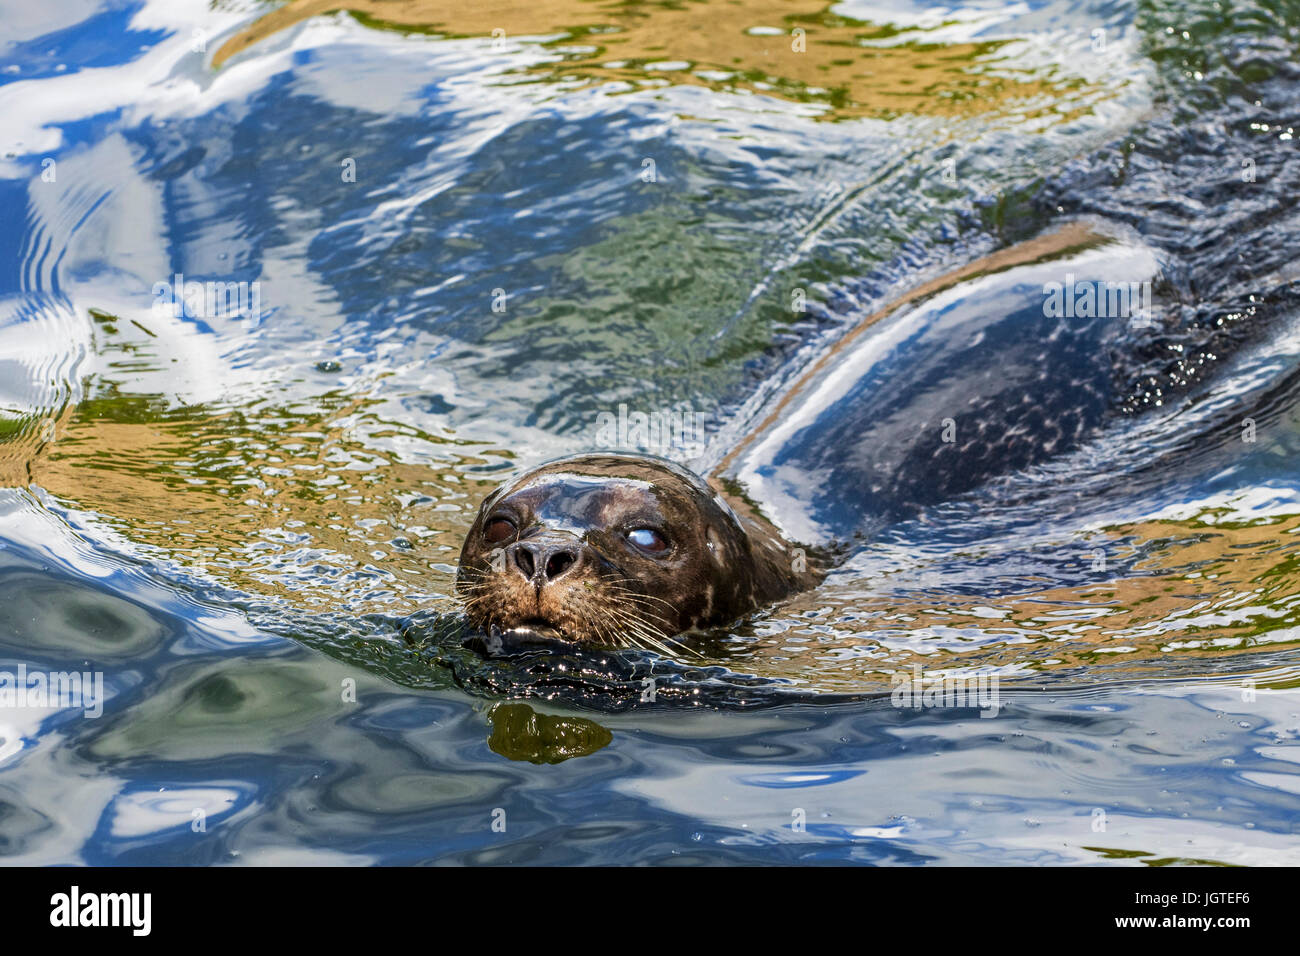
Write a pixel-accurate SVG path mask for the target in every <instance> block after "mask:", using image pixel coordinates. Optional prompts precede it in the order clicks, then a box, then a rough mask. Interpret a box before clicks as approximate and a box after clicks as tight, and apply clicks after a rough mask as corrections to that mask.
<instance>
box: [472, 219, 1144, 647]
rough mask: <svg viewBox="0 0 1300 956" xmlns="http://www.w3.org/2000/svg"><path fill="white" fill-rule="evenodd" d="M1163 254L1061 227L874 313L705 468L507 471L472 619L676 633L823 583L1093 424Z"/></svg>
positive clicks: (655, 643)
mask: <svg viewBox="0 0 1300 956" xmlns="http://www.w3.org/2000/svg"><path fill="white" fill-rule="evenodd" d="M1158 271H1159V264H1158V262H1157V260H1156V258H1155V256H1154V255H1153V254H1152V253H1151V252H1150V250H1148V249H1147V248H1146V247H1145V246H1143V245H1141V244H1139V243H1135V242H1133V241H1131V240H1129V241H1120V240H1117V239H1116V238H1115V237H1113V236H1107V235H1104V234H1100V233H1098V232H1096V231H1094V230H1093V229H1091V228H1088V227H1085V226H1081V225H1074V226H1067V227H1065V228H1063V229H1060V230H1058V231H1057V232H1055V233H1052V234H1050V235H1047V236H1042V237H1039V238H1038V239H1035V240H1032V241H1029V242H1026V243H1022V244H1020V245H1018V246H1015V247H1012V248H1010V249H1006V250H1003V251H1001V252H999V253H996V254H994V255H992V256H988V257H986V258H984V259H982V260H979V261H978V262H975V263H972V264H971V265H969V266H967V267H965V268H963V269H960V270H957V271H956V272H954V273H951V274H949V275H948V276H945V277H943V278H941V279H938V280H935V281H933V282H930V283H928V284H926V285H925V286H922V287H920V288H918V289H916V290H914V291H913V293H911V294H910V295H908V296H906V297H904V298H903V299H902V300H901V301H899V302H895V303H894V304H893V305H891V306H890V307H889V308H888V309H886V310H882V311H880V312H878V313H875V314H873V315H870V316H867V317H866V318H865V319H863V320H862V321H861V322H860V323H858V325H857V326H856V327H855V328H854V329H853V330H852V331H850V332H849V333H848V334H847V335H845V336H844V337H842V338H841V339H840V341H839V342H838V343H836V345H835V346H834V347H833V348H831V349H830V350H829V351H828V352H827V354H826V355H824V356H823V357H822V358H821V359H820V360H818V361H817V362H816V363H814V364H813V365H812V366H811V368H809V370H808V371H807V372H805V373H804V374H803V375H802V376H801V377H799V378H798V380H797V381H795V382H794V383H793V385H792V386H791V387H790V388H788V389H786V390H785V391H784V392H783V393H781V394H779V395H776V396H774V397H773V398H772V399H770V400H769V402H768V403H767V406H766V407H765V408H762V409H760V410H759V411H758V412H757V413H756V414H755V415H753V416H752V419H751V420H750V421H749V422H748V423H746V425H745V431H744V434H743V437H741V438H740V439H739V440H736V441H733V442H731V443H730V444H731V447H730V448H729V449H727V450H726V451H725V453H720V454H715V455H714V459H715V460H716V462H717V464H716V465H715V467H714V468H713V469H712V471H711V473H710V475H709V478H708V479H707V480H705V479H704V478H701V477H699V476H697V475H695V474H692V473H691V472H689V471H687V470H686V469H684V468H682V467H681V466H679V465H675V464H673V463H671V462H669V461H666V460H664V459H660V458H654V457H650V456H646V455H636V454H613V453H601V454H591V455H581V456H577V457H571V458H565V459H561V460H559V461H554V462H550V463H548V464H545V465H542V466H540V467H538V468H536V469H534V470H532V471H529V472H526V473H525V474H523V475H521V476H519V477H516V478H514V479H513V480H511V481H509V482H507V483H506V484H504V485H502V486H501V487H500V488H498V489H497V490H496V491H494V492H493V493H492V494H491V495H489V496H488V497H487V499H486V500H485V501H484V502H483V504H482V506H481V508H480V510H479V514H478V517H477V519H476V520H475V522H474V525H473V526H472V527H471V528H470V530H469V533H468V534H467V536H466V539H465V544H464V548H463V550H462V553H461V561H460V571H459V574H458V576H457V590H458V591H459V592H460V594H461V596H462V597H463V598H464V600H465V607H466V613H467V616H468V618H469V621H470V623H471V624H473V625H475V626H477V627H480V628H483V629H486V630H488V631H489V632H491V633H496V634H501V633H503V632H506V633H509V634H510V635H512V636H515V637H518V636H523V637H525V638H527V637H530V636H531V637H544V638H552V639H555V638H558V639H560V640H563V641H573V642H579V643H587V644H597V645H603V646H610V647H617V646H621V645H624V644H636V643H639V644H645V645H648V646H651V647H657V648H659V649H661V650H664V649H666V647H665V645H666V644H675V643H676V642H675V641H673V640H672V638H673V637H674V636H675V635H678V634H681V633H682V632H685V631H690V630H694V629H699V628H707V627H710V626H716V625H722V624H726V623H729V622H731V621H734V620H736V619H737V618H739V617H742V616H743V615H745V614H747V613H749V612H750V611H753V610H754V609H756V608H759V607H762V606H764V605H767V604H771V603H773V602H775V601H779V600H781V599H783V598H786V597H789V596H790V595H792V594H794V593H796V592H798V591H801V590H806V589H808V588H811V587H815V586H816V585H817V584H818V583H819V582H820V581H821V580H822V579H823V577H824V576H825V573H826V569H827V564H828V563H829V562H830V560H831V555H834V554H839V555H843V554H845V553H846V552H847V551H848V549H849V546H850V545H851V544H853V543H854V542H859V543H860V542H863V541H866V540H869V537H870V533H871V532H872V531H873V530H874V529H876V528H879V527H881V526H882V525H884V524H886V523H888V522H890V521H894V520H898V519H899V518H901V517H905V516H910V515H913V514H916V513H917V512H918V511H920V510H921V509H924V508H926V507H928V506H931V505H934V504H937V503H940V502H943V501H945V500H949V499H951V498H954V497H957V496H959V495H961V494H964V493H966V492H968V491H970V490H972V489H974V488H976V487H978V486H979V485H981V484H982V483H984V482H986V481H988V480H989V479H991V478H993V477H995V476H998V475H1005V474H1009V473H1011V472H1014V471H1017V470H1021V469H1024V468H1026V467H1029V466H1031V465H1034V464H1036V463H1038V462H1041V461H1044V460H1046V459H1048V458H1050V457H1052V456H1054V455H1058V454H1061V453H1063V452H1066V451H1069V450H1071V449H1073V448H1076V447H1078V446H1079V445H1080V444H1082V443H1083V442H1084V441H1086V440H1087V439H1088V438H1090V437H1091V436H1092V435H1094V434H1095V433H1096V432H1097V431H1098V430H1099V429H1100V427H1101V425H1102V422H1103V419H1104V417H1105V415H1106V413H1107V411H1108V410H1109V408H1110V407H1111V404H1112V392H1113V390H1114V389H1113V384H1112V383H1113V382H1114V381H1115V376H1114V374H1113V370H1114V366H1115V361H1116V355H1117V352H1118V351H1119V350H1121V349H1122V348H1123V346H1124V343H1125V342H1126V341H1127V340H1128V336H1129V333H1130V330H1131V329H1132V328H1133V327H1134V326H1135V325H1141V324H1145V323H1149V322H1152V321H1154V317H1153V313H1152V302H1151V287H1152V280H1153V279H1154V278H1155V277H1156V275H1157V274H1158ZM1121 292H1122V293H1123V295H1121V294H1120V293H1121ZM918 303H919V304H918ZM810 552H811V554H810Z"/></svg>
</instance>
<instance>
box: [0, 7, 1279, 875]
mask: <svg viewBox="0 0 1300 956" xmlns="http://www.w3.org/2000/svg"><path fill="white" fill-rule="evenodd" d="M380 6H382V5H376V7H377V8H376V10H375V11H374V12H373V13H372V12H370V11H369V6H368V5H367V4H364V3H362V4H359V5H358V7H357V10H358V14H357V16H356V17H352V16H349V15H346V14H334V15H328V16H312V14H314V12H315V9H316V7H315V6H314V5H313V4H310V3H306V4H296V5H294V6H293V7H290V8H288V9H286V10H285V11H281V12H278V13H270V12H268V11H269V9H270V8H268V7H266V6H264V5H262V4H257V3H222V4H218V5H215V7H213V6H212V5H209V4H206V3H176V2H168V3H161V2H158V3H91V2H49V3H45V4H41V5H40V6H39V7H38V8H31V7H29V5H26V4H19V3H16V2H0V116H2V117H3V121H2V123H0V139H3V143H2V144H0V145H2V146H3V148H2V149H0V217H2V218H0V223H2V224H3V227H2V228H0V248H2V249H3V252H4V255H3V257H0V262H3V263H4V265H3V266H0V410H2V411H3V414H2V415H0V429H3V443H2V444H0V486H3V488H2V489H0V514H2V515H3V517H2V518H0V545H3V547H0V591H2V592H3V600H0V670H3V671H9V672H15V671H16V670H17V668H18V667H19V666H20V665H22V666H25V667H26V668H27V669H28V670H29V671H30V672H37V671H71V670H74V669H75V670H85V671H91V672H98V673H100V674H101V675H102V679H103V682H104V695H105V698H106V699H105V701H104V704H103V713H102V715H101V716H98V717H93V718H92V717H87V716H85V715H84V714H83V713H82V711H81V710H78V709H70V708H69V709H62V710H58V709H54V708H50V707H15V706H5V707H2V708H0V853H3V855H4V858H5V859H6V861H9V862H26V863H53V862H87V863H140V862H157V863H208V862H244V863H270V862H280V863H284V862H370V863H373V862H380V863H416V862H554V863H567V862H589V863H593V862H595V863H598V862H619V863H627V862H675V861H683V862H687V861H703V862H719V861H729V862H794V861H861V862H879V863H905V864H923V863H973V862H977V863H1024V862H1047V863H1064V862H1106V863H1126V864H1147V865H1161V864H1165V863H1169V862H1214V863H1270V864H1271V863H1283V862H1294V860H1295V858H1296V857H1295V852H1296V851H1295V849H1294V848H1295V846H1296V841H1295V834H1296V831H1297V820H1298V819H1300V769H1298V768H1297V766H1296V764H1297V762H1300V756H1298V755H1300V748H1297V746H1296V739H1297V737H1298V736H1300V666H1298V665H1300V659H1297V656H1296V647H1297V644H1300V631H1298V630H1297V619H1296V618H1297V609H1296V608H1297V601H1298V600H1300V571H1297V543H1298V539H1297V537H1296V535H1297V533H1298V532H1297V528H1300V486H1298V485H1297V479H1296V475H1297V473H1298V469H1297V467H1296V465H1297V463H1298V462H1300V403H1298V402H1297V389H1298V388H1300V385H1297V381H1298V379H1297V376H1296V358H1297V352H1300V338H1297V336H1296V333H1295V322H1296V321H1297V318H1298V317H1300V316H1298V310H1297V309H1296V294H1297V282H1296V280H1297V278H1300V273H1297V271H1296V267H1295V264H1294V257H1293V253H1292V250H1294V249H1295V248H1296V247H1297V239H1300V216H1298V215H1297V213H1296V208H1295V205H1294V196H1295V195H1297V188H1298V187H1300V163H1297V161H1296V158H1295V155H1294V151H1295V149H1296V145H1295V139H1294V135H1295V128H1296V127H1297V126H1300V116H1297V115H1296V104H1297V103H1300V97H1298V96H1297V95H1296V94H1297V92H1300V75H1298V72H1297V67H1296V62H1297V57H1296V51H1297V47H1298V46H1300V7H1297V6H1296V5H1295V4H1294V3H1278V2H1274V3H1265V4H1244V5H1243V4H1236V3H1234V4H1232V5H1230V6H1229V5H1227V4H1221V5H1216V4H1214V3H1195V2H1185V3H1142V4H1137V5H1134V4H1129V3H1103V4H1089V3H1071V2H1048V3H1040V2H1030V3H1015V4H1009V3H994V2H989V3H978V4H972V5H969V6H966V7H962V8H941V7H938V6H927V5H925V4H895V5H891V6H888V7H885V6H883V5H871V4H862V3H853V2H850V3H845V4H837V5H834V6H832V7H825V6H823V5H819V4H816V3H810V4H806V5H805V6H804V7H799V6H798V5H790V4H784V3H782V4H776V3H763V2H759V0H752V2H746V3H743V4H730V5H726V6H725V7H724V6H721V5H717V4H711V5H707V4H694V3H692V4H676V5H671V4H663V5H658V4H651V5H641V6H640V8H638V10H637V11H634V12H629V10H628V9H624V8H622V7H618V6H615V5H609V6H603V5H600V4H587V3H576V2H575V3H568V2H558V0H557V2H549V3H538V4H532V5H529V8H528V12H527V13H519V12H512V11H510V10H508V9H507V8H506V6H504V5H501V6H500V9H498V7H497V6H494V5H491V4H485V5H482V8H481V10H480V11H479V12H473V11H467V12H455V13H446V12H443V11H444V10H445V7H444V5H440V4H439V5H429V9H425V7H424V6H423V5H421V4H413V5H406V6H404V7H403V12H402V13H401V14H400V16H402V17H407V18H408V22H401V23H393V22H384V13H385V11H383V10H381V9H379V7H380ZM434 8H436V9H434ZM431 11H432V12H431ZM388 15H390V16H398V15H399V14H396V13H389V14H388ZM448 18H451V19H448ZM457 18H459V19H457ZM796 28H798V29H801V30H803V31H805V35H804V40H805V49H804V51H803V52H802V53H796V52H795V51H794V50H793V49H792V43H793V37H794V36H795V35H794V34H793V33H792V31H794V30H795V29H796ZM493 30H502V31H504V33H503V34H501V35H498V36H496V37H495V38H494V36H493ZM47 161H48V162H47ZM1089 217H1091V219H1092V221H1100V222H1102V223H1104V224H1105V225H1106V226H1107V227H1108V228H1110V229H1112V230H1113V231H1115V233H1116V234H1117V235H1122V236H1123V237H1125V238H1123V240H1122V241H1123V242H1126V243H1130V244H1131V247H1132V248H1133V249H1135V250H1138V251H1140V253H1141V254H1142V255H1149V256H1150V257H1152V259H1153V260H1154V261H1156V262H1157V263H1158V264H1159V267H1160V274H1161V276H1162V278H1161V281H1160V282H1159V283H1157V287H1156V290H1155V296H1154V298H1155V301H1156V312H1157V318H1158V322H1157V323H1156V325H1155V326H1154V327H1152V328H1148V329H1144V330H1137V331H1134V332H1133V334H1132V335H1130V336H1128V337H1126V338H1125V339H1124V340H1123V341H1122V342H1121V343H1118V346H1117V348H1116V350H1115V353H1114V355H1113V356H1112V359H1113V362H1112V368H1111V371H1112V374H1111V375H1110V376H1109V378H1108V379H1107V381H1106V383H1105V388H1104V391H1105V395H1106V396H1107V398H1106V403H1105V406H1104V408H1101V407H1100V406H1099V408H1098V411H1097V419H1096V421H1094V422H1092V425H1093V426H1095V428H1093V429H1092V430H1091V431H1089V432H1088V433H1087V434H1086V435H1085V436H1084V437H1083V439H1082V440H1080V441H1079V442H1078V443H1076V444H1075V445H1074V446H1072V447H1071V448H1069V449H1068V450H1065V451H1063V452H1062V454H1060V455H1057V456H1054V457H1052V458H1050V459H1048V460H1046V461H1042V462H1036V463H1033V464H1031V465H1029V466H1028V467H1027V468H1025V469H1024V470H1021V471H1018V472H1016V473H1014V474H1011V475H1008V476H1005V477H1003V478H1001V479H999V480H996V481H993V482H991V483H987V484H984V485H981V486H979V487H977V488H974V489H973V490H968V491H966V492H965V493H963V494H958V495H956V496H954V497H953V498H951V499H950V500H946V501H944V502H941V503H938V504H934V505H933V506H931V507H927V508H926V509H924V510H923V511H922V512H921V513H919V514H917V515H913V516H910V517H905V518H900V519H899V520H897V521H895V522H894V523H892V524H890V525H889V526H888V527H885V528H882V529H879V531H878V533H877V534H876V535H875V537H874V538H873V539H872V540H871V541H870V543H869V544H868V545H867V546H865V547H861V548H858V549H856V550H854V551H853V552H852V553H851V554H850V555H849V556H848V557H847V560H846V561H845V563H844V564H843V565H842V566H841V567H840V568H839V569H838V570H837V571H836V572H835V573H834V574H833V575H832V576H831V578H830V579H829V580H828V581H827V582H826V584H825V585H823V587H822V588H820V589H818V590H817V591H815V592H812V593H809V594H806V595H802V596H800V597H798V598H796V599H795V600H793V601H791V602H789V603H788V604H785V605H783V606H781V607H778V608H774V609H769V610H767V611H765V612H763V613H760V614H758V615H755V616H754V617H753V618H752V619H750V620H747V621H744V622H741V623H740V624H738V625H736V626H735V627H732V628H729V629H725V630H723V631H720V632H717V633H714V634H710V635H708V636H706V637H705V638H703V639H701V640H700V641H699V642H698V644H697V648H698V653H697V654H696V655H694V656H686V655H683V656H682V657H681V658H680V659H678V660H675V661H672V660H665V659H662V658H657V657H656V656H654V655H652V654H649V653H632V654H622V655H614V654H610V653H599V652H587V653H581V654H580V653H573V652H542V651H537V652H533V653H529V654H522V655H515V656H507V657H491V656H485V655H484V654H483V653H480V650H479V649H477V648H476V646H475V645H474V644H473V642H472V641H471V642H470V643H469V645H468V646H467V645H466V644H465V638H466V636H467V635H466V634H465V633H464V629H463V628H462V627H461V626H460V625H459V623H458V619H457V617H456V614H455V611H454V605H453V604H452V602H451V601H450V595H451V582H452V576H453V574H454V569H455V558H456V554H457V553H458V551H459V546H460V538H461V535H462V534H463V532H464V530H465V529H466V528H467V527H468V525H469V523H470V521H471V520H472V517H473V512H474V508H475V507H476V506H477V503H478V501H479V500H480V498H481V497H482V496H483V495H484V494H485V493H486V492H487V490H489V489H490V488H491V487H492V486H493V485H494V484H495V482H496V481H497V480H499V478H500V477H502V476H503V475H505V474H507V473H510V472H511V471H513V470H514V469H515V468H517V467H521V466H525V467H526V466H528V465H530V464H533V463H536V462H539V461H541V460H544V459H546V458H549V457H553V456H555V455H559V454H564V453H568V452H576V451H581V450H585V449H587V448H589V447H591V445H592V444H593V441H594V436H595V432H596V429H597V421H598V418H599V416H600V415H601V413H611V412H613V413H616V412H617V410H618V406H619V404H620V403H622V404H625V405H627V406H628V407H629V408H631V409H639V410H642V411H652V410H660V409H671V410H676V411H678V412H688V413H690V414H693V415H698V416H700V420H702V421H703V422H704V424H705V426H706V430H707V433H708V441H707V443H706V448H705V449H703V450H702V451H698V454H696V451H697V450H692V451H691V454H689V455H688V454H685V453H679V454H677V455H676V457H679V458H681V459H682V460H684V461H687V463H690V464H694V465H695V466H697V467H700V468H706V467H709V466H710V465H711V464H712V463H714V462H716V460H717V458H718V457H719V455H720V454H722V452H724V451H725V450H726V449H727V448H728V447H729V446H730V444H731V443H732V442H733V441H734V440H735V439H736V437H737V436H738V435H740V434H743V433H744V432H745V431H746V430H747V429H748V428H750V427H751V426H752V425H753V424H754V423H755V421H756V420H757V419H758V417H760V416H761V414H762V411H763V409H764V408H765V407H767V403H769V402H770V401H771V399H772V397H773V396H775V395H777V394H779V392H780V391H781V389H782V388H784V387H786V386H787V385H789V384H790V383H791V382H792V381H794V379H795V378H797V376H798V375H799V374H800V372H801V371H802V370H804V369H806V368H807V367H808V366H809V364H810V363H811V362H812V361H815V359H816V358H817V357H819V356H821V355H823V354H825V353H826V351H827V350H828V349H829V348H830V347H831V345H832V344H833V343H834V342H836V341H837V340H839V339H841V338H842V337H843V335H844V334H845V333H846V331H847V330H848V329H850V328H852V327H853V326H854V325H855V323H856V321H857V320H858V319H860V318H861V317H862V316H864V315H867V314H870V313H872V312H874V311H875V310H877V309H881V308H883V307H885V306H887V305H888V304H889V303H890V302H891V301H894V300H896V299H897V298H899V297H900V296H901V295H903V294H905V293H906V292H907V291H908V290H910V289H913V288H915V287H917V286H918V285H920V284H922V283H924V282H926V281H929V280H932V279H934V278H936V277H938V276H940V275H942V274H943V273H945V272H946V271H948V270H950V269H953V268H960V267H962V266H965V265H966V264H968V263H970V262H973V261H975V260H977V259H978V258H979V257H980V256H983V255H986V254H989V253H993V252H995V251H997V250H999V249H1003V248H1005V247H1007V246H1009V245H1011V244H1013V243H1015V242H1017V241H1020V240H1024V239H1028V238H1031V237H1033V236H1036V235H1040V234H1041V233H1043V232H1045V231H1047V230H1050V229H1052V228H1056V227H1059V226H1061V225H1063V224H1069V223H1072V222H1077V221H1079V220H1080V219H1081V218H1082V219H1088V218H1089ZM1136 254H1137V253H1135V255H1136ZM178 276H181V277H183V278H181V279H179V280H178V279H177V277H178ZM178 282H179V284H180V286H181V289H180V291H181V292H182V293H184V291H185V289H184V283H185V282H197V283H210V282H223V283H225V282H229V283H240V282H244V283H254V282H256V283H257V286H256V295H257V302H258V315H257V317H256V321H254V320H250V319H249V318H247V317H244V316H242V315H230V314H219V313H218V314H214V312H213V311H212V310H208V309H207V308H206V303H204V304H202V305H201V306H200V307H199V308H197V309H191V310H190V314H186V312H185V310H183V309H180V310H177V309H172V308H170V299H169V298H168V296H169V293H170V289H169V288H168V286H169V285H172V286H174V285H177V284H178ZM237 288H238V287H237V286H236V287H235V289H236V290H237ZM245 292H246V293H247V294H248V295H249V296H250V297H251V296H252V294H253V289H252V287H251V286H248V287H245ZM234 294H237V292H236V293H234ZM962 294H963V293H962V292H961V287H959V289H958V292H957V295H958V299H959V300H961V301H967V302H973V301H975V300H974V299H973V298H971V297H969V296H967V297H966V299H965V300H962V299H961V296H962ZM797 296H802V298H803V300H804V303H805V311H803V312H792V303H793V301H794V300H795V298H796V297H797ZM160 300H164V301H163V303H162V304H161V305H160ZM192 304H193V305H200V304H199V303H192ZM494 305H496V306H497V308H496V309H494ZM178 313H179V314H178ZM918 362H919V364H916V365H914V366H911V371H912V374H913V377H912V378H911V379H908V378H907V373H908V369H907V368H903V369H901V370H899V371H898V373H897V374H898V375H899V376H900V377H899V378H898V379H897V381H900V382H910V384H911V385H913V386H915V387H917V388H918V389H919V390H920V391H922V392H924V391H925V390H926V389H925V387H924V386H925V383H927V382H930V383H932V385H933V387H934V388H940V387H942V386H943V385H944V383H945V382H949V381H950V376H951V374H952V373H953V368H955V366H952V365H948V366H945V365H944V363H943V362H940V361H938V360H937V359H935V360H934V361H932V362H931V363H930V364H929V365H926V364H924V362H921V361H920V360H918ZM922 370H923V371H924V374H922ZM877 400H878V399H877ZM1069 407H1077V408H1082V407H1083V405H1082V404H1081V403H1080V404H1077V405H1074V406H1069ZM1059 411H1061V412H1064V411H1066V408H1062V409H1060V410H1059ZM1246 419H1250V423H1251V425H1250V427H1251V428H1253V431H1249V429H1248V427H1247V425H1246V424H1245V422H1246ZM1248 431H1249V435H1250V438H1251V439H1253V440H1246V435H1247V432H1248ZM917 666H920V667H921V668H922V673H923V674H925V675H926V676H927V677H929V678H931V679H933V678H943V677H952V676H980V675H982V676H983V678H984V679H985V680H988V679H989V678H991V677H992V676H994V675H996V676H997V678H998V680H999V688H1000V694H999V701H998V706H997V707H996V708H989V707H985V708H983V709H981V708H980V707H978V706H974V707H964V708H963V707H925V706H922V707H911V706H907V707H896V706H893V702H891V699H890V696H891V692H892V691H895V690H896V689H897V684H896V681H895V678H896V677H897V676H899V675H903V676H908V675H912V674H914V673H916V671H915V670H914V668H915V667H917ZM646 678H652V680H653V683H651V684H647V683H646ZM648 687H650V688H653V689H654V699H653V700H645V699H643V697H645V696H646V694H647V688H648ZM2 689H3V688H0V690H2ZM895 702H897V701H895ZM922 702H923V701H922ZM994 709H996V716H993V715H992V711H993V710H994ZM982 715H983V716H982ZM502 821H504V826H505V829H504V832H502V831H501V830H500V825H501V823H502ZM494 822H496V823H497V824H498V826H497V828H495V829H494V826H493V824H494Z"/></svg>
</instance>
